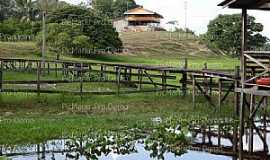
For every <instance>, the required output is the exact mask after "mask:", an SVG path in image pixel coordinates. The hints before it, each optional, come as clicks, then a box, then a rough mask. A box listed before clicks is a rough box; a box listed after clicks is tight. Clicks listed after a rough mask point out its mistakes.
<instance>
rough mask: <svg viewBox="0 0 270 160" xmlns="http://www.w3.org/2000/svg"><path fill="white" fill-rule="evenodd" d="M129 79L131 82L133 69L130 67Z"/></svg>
mask: <svg viewBox="0 0 270 160" xmlns="http://www.w3.org/2000/svg"><path fill="white" fill-rule="evenodd" d="M128 80H129V82H131V81H132V69H131V68H129V76H128Z"/></svg>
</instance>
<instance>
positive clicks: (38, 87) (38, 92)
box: [37, 61, 41, 96]
mask: <svg viewBox="0 0 270 160" xmlns="http://www.w3.org/2000/svg"><path fill="white" fill-rule="evenodd" d="M40 74H41V62H39V61H38V62H37V94H38V96H40Z"/></svg>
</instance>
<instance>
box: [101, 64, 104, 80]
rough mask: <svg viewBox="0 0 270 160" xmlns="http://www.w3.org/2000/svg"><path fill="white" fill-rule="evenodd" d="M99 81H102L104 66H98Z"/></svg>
mask: <svg viewBox="0 0 270 160" xmlns="http://www.w3.org/2000/svg"><path fill="white" fill-rule="evenodd" d="M100 81H104V66H103V65H101V66H100Z"/></svg>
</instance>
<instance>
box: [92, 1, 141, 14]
mask: <svg viewBox="0 0 270 160" xmlns="http://www.w3.org/2000/svg"><path fill="white" fill-rule="evenodd" d="M91 4H92V6H93V8H94V9H95V10H96V11H98V12H100V13H101V14H104V15H105V16H107V17H109V18H111V19H113V18H117V17H121V16H123V14H124V13H125V12H126V11H127V10H129V9H133V8H135V7H137V4H136V2H135V1H134V0H93V1H92V2H91Z"/></svg>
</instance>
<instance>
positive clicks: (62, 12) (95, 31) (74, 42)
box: [38, 6, 122, 50]
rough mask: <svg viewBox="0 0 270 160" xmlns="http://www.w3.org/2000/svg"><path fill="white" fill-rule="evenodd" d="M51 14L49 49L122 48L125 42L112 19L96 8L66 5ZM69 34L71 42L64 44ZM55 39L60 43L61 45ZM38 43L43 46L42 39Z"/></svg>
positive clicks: (48, 38)
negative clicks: (108, 18) (97, 11)
mask: <svg viewBox="0 0 270 160" xmlns="http://www.w3.org/2000/svg"><path fill="white" fill-rule="evenodd" d="M51 14H52V15H54V16H51V17H49V19H48V29H47V31H48V32H47V33H48V36H47V44H48V45H49V48H54V49H59V50H71V49H73V48H87V49H91V50H95V49H105V48H108V47H109V48H112V49H121V48H122V41H121V40H120V38H119V35H118V33H117V32H116V30H115V29H114V28H113V26H112V24H111V22H110V21H109V20H107V19H106V18H104V16H103V15H100V14H98V13H96V12H94V11H93V10H89V9H87V8H84V7H80V6H67V7H65V8H60V9H57V10H55V11H54V12H52V13H51ZM63 32H64V33H65V34H63ZM67 35H69V37H70V38H66V39H68V40H70V42H69V43H62V42H64V40H63V39H65V37H67ZM39 39H40V38H39ZM56 42H59V43H60V42H61V44H57V43H56ZM38 45H39V46H40V45H41V43H40V41H39V43H38ZM60 46H61V48H59V47H60Z"/></svg>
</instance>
